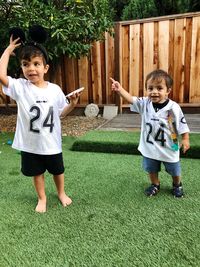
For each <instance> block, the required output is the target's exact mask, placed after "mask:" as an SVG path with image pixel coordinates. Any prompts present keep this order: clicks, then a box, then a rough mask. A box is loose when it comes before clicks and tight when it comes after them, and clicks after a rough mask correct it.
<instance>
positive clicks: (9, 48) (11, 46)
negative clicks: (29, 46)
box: [7, 35, 21, 55]
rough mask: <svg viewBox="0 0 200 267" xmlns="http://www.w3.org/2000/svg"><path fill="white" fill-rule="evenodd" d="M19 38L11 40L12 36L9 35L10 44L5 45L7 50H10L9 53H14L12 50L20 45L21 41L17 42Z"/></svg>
mask: <svg viewBox="0 0 200 267" xmlns="http://www.w3.org/2000/svg"><path fill="white" fill-rule="evenodd" d="M19 40H20V38H17V39H15V40H13V36H12V35H11V37H10V44H9V46H8V47H7V49H8V50H9V52H10V54H11V55H15V54H14V52H13V51H14V50H15V49H16V48H17V47H19V46H20V45H21V43H19V42H18V41H19Z"/></svg>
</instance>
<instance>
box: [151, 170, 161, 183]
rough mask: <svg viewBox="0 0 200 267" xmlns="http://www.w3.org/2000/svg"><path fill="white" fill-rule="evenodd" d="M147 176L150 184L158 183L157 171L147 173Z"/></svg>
mask: <svg viewBox="0 0 200 267" xmlns="http://www.w3.org/2000/svg"><path fill="white" fill-rule="evenodd" d="M149 178H150V181H151V184H155V185H159V184H160V180H159V179H158V172H157V173H149Z"/></svg>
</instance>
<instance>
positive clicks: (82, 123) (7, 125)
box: [0, 112, 107, 136]
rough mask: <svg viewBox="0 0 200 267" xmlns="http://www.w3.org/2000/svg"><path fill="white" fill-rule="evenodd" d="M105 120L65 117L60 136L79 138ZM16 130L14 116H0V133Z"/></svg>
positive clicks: (99, 118)
mask: <svg viewBox="0 0 200 267" xmlns="http://www.w3.org/2000/svg"><path fill="white" fill-rule="evenodd" d="M106 121H107V120H106V119H104V118H103V117H95V118H88V117H85V116H66V117H65V118H64V119H62V120H61V124H62V134H63V135H68V136H81V135H83V134H85V133H86V132H87V131H90V130H94V129H96V128H98V127H99V126H101V125H103V124H104V123H105V122H106ZM15 128H16V114H12V112H11V114H2V113H1V114H0V132H14V131H15Z"/></svg>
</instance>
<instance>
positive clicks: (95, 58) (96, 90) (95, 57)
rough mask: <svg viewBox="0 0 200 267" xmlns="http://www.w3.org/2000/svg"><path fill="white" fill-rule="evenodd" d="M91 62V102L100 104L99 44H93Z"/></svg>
mask: <svg viewBox="0 0 200 267" xmlns="http://www.w3.org/2000/svg"><path fill="white" fill-rule="evenodd" d="M91 60H92V90H93V101H94V103H99V104H102V91H101V54H100V42H96V43H94V44H93V47H92V55H91Z"/></svg>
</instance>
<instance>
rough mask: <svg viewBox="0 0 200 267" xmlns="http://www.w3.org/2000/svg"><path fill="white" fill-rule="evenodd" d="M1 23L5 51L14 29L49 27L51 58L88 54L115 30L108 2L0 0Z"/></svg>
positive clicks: (25, 29) (95, 0)
mask: <svg viewBox="0 0 200 267" xmlns="http://www.w3.org/2000/svg"><path fill="white" fill-rule="evenodd" d="M0 23H1V29H0V34H1V39H2V40H1V44H0V46H1V48H3V47H5V45H6V44H7V42H8V29H9V28H11V27H14V26H15V27H16V26H19V27H21V28H22V29H23V30H24V31H25V32H28V31H27V30H28V28H29V27H30V26H31V25H33V24H40V25H42V26H43V27H45V28H46V30H47V32H48V35H49V39H48V40H47V43H46V44H45V46H46V47H47V49H48V52H49V55H50V58H51V59H55V58H57V57H59V56H60V55H62V54H66V55H68V56H70V57H80V56H82V55H87V54H88V53H89V51H90V47H91V44H92V42H94V41H97V40H102V39H103V38H104V32H105V31H108V32H110V33H112V27H113V22H112V14H111V12H110V8H109V2H108V0H66V1H58V0H54V1H53V0H43V1H41V0H32V1H30V0H25V1H21V0H15V1H12V0H10V1H2V0H0ZM27 38H28V36H27Z"/></svg>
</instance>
